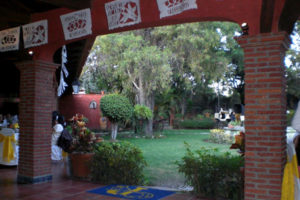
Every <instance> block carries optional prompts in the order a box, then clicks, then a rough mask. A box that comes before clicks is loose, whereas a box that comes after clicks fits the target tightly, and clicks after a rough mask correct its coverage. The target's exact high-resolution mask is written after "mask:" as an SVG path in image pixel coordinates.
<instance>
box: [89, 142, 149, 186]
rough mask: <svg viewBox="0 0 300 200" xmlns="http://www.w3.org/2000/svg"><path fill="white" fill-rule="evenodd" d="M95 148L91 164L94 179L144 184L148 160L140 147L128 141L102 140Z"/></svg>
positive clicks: (103, 182)
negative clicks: (144, 170)
mask: <svg viewBox="0 0 300 200" xmlns="http://www.w3.org/2000/svg"><path fill="white" fill-rule="evenodd" d="M95 149H96V150H95V155H94V157H93V161H92V165H91V171H92V177H93V180H94V181H97V182H100V183H102V184H128V185H139V184H143V182H144V175H143V168H144V167H145V166H146V161H145V160H144V157H143V154H142V152H141V150H140V149H138V148H137V147H135V146H133V145H132V144H130V143H128V142H115V143H112V142H101V143H98V145H97V146H96V148H95Z"/></svg>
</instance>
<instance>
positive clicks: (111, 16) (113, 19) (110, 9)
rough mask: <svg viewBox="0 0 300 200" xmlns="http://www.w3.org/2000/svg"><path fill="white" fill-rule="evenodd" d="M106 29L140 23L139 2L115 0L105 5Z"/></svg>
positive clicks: (136, 0) (134, 0) (135, 0)
mask: <svg viewBox="0 0 300 200" xmlns="http://www.w3.org/2000/svg"><path fill="white" fill-rule="evenodd" d="M105 11H106V16H107V22H108V29H110V30H112V29H115V28H119V27H124V26H130V25H133V24H138V23H140V22H141V12H140V1H139V0H117V1H112V2H109V3H106V4H105Z"/></svg>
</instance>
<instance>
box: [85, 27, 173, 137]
mask: <svg viewBox="0 0 300 200" xmlns="http://www.w3.org/2000/svg"><path fill="white" fill-rule="evenodd" d="M147 31H148V30H147V29H145V30H143V31H136V32H126V33H122V34H111V35H106V36H102V37H99V38H98V39H97V42H96V44H95V45H96V46H94V48H93V49H95V55H96V52H97V54H98V55H99V56H94V57H92V60H91V61H90V62H95V63H97V66H98V67H99V68H100V71H101V72H102V73H103V74H106V76H103V74H101V78H100V80H105V81H106V82H107V85H108V86H111V88H110V89H118V90H119V92H122V93H125V94H127V95H132V94H134V95H135V98H134V100H135V102H136V103H137V104H141V105H146V106H147V107H149V108H150V109H151V110H152V111H153V110H154V96H155V94H156V93H159V92H162V91H163V90H165V89H167V88H168V87H169V83H170V75H171V69H170V65H169V62H168V58H169V57H170V56H171V55H170V52H169V51H167V50H166V49H164V50H163V51H162V50H161V49H159V48H158V47H157V46H155V45H151V43H150V41H149V40H146V39H145V37H147V34H146V33H145V32H147ZM116 82H118V84H117V85H119V86H120V87H115V86H114V87H113V85H114V84H115V83H116ZM152 126H153V120H152V119H149V120H148V123H147V126H146V134H148V135H150V136H151V135H152V132H153V130H152Z"/></svg>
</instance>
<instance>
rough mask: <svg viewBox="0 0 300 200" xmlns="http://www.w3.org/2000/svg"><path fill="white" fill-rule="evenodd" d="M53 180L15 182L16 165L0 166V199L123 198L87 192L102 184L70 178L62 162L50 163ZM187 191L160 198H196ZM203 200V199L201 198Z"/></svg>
mask: <svg viewBox="0 0 300 200" xmlns="http://www.w3.org/2000/svg"><path fill="white" fill-rule="evenodd" d="M52 174H53V180H52V181H51V182H48V183H40V184H17V183H16V176H17V167H6V166H0V199H1V200H15V199H21V200H96V199H99V200H100V199H101V200H124V199H120V198H114V197H110V196H102V195H98V194H91V193H87V192H86V191H87V190H91V189H94V188H98V187H101V186H103V185H99V184H95V183H91V182H87V181H82V180H72V179H71V178H70V177H68V176H67V172H66V168H65V164H64V163H54V164H52ZM196 199H197V198H196V197H194V196H192V195H191V194H188V193H175V194H173V195H170V196H168V197H165V198H163V199H162V200H196ZM201 200H205V199H201Z"/></svg>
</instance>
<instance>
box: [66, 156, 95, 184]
mask: <svg viewBox="0 0 300 200" xmlns="http://www.w3.org/2000/svg"><path fill="white" fill-rule="evenodd" d="M93 156H94V153H71V154H70V158H71V165H72V173H73V176H74V177H76V178H82V179H87V178H89V175H90V172H91V171H90V167H89V166H90V162H91V160H92V158H93Z"/></svg>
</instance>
